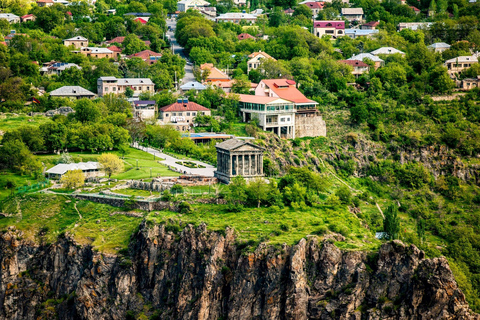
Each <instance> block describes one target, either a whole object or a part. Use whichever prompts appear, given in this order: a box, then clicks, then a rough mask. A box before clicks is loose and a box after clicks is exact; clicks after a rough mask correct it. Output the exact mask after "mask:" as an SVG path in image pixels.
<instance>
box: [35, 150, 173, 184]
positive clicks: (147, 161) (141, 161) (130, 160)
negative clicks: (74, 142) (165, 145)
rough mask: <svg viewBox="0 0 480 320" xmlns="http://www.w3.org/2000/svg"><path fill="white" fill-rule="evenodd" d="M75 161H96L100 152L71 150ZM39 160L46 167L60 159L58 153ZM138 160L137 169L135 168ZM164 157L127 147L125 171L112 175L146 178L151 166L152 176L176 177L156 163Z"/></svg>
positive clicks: (124, 178) (122, 177)
mask: <svg viewBox="0 0 480 320" xmlns="http://www.w3.org/2000/svg"><path fill="white" fill-rule="evenodd" d="M111 153H114V154H117V155H118V156H119V157H122V155H121V154H120V153H119V152H118V151H111ZM70 155H71V156H72V157H73V159H74V160H75V162H81V161H96V160H97V159H98V157H99V156H100V153H91V152H71V153H70ZM38 157H39V159H40V161H42V162H43V163H44V164H45V165H46V166H47V168H48V169H49V168H51V167H53V166H55V165H56V164H57V162H58V160H59V159H60V155H56V154H55V155H51V154H50V155H39V156H38ZM137 160H138V170H137ZM162 160H164V159H161V158H158V157H155V160H154V157H153V155H151V154H149V153H148V152H144V151H141V150H138V149H135V148H128V153H127V154H126V155H125V157H124V159H123V162H124V163H125V171H124V172H122V173H120V174H117V175H115V176H112V178H113V179H120V180H131V179H146V178H150V168H152V177H154V178H155V177H159V176H161V177H177V176H179V175H180V174H179V173H178V172H174V171H171V170H169V169H168V168H167V167H166V166H165V165H163V164H160V163H158V161H162Z"/></svg>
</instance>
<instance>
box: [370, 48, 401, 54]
mask: <svg viewBox="0 0 480 320" xmlns="http://www.w3.org/2000/svg"><path fill="white" fill-rule="evenodd" d="M370 53H371V54H373V55H377V54H394V53H400V54H405V52H403V51H400V50H398V49H395V48H393V47H381V48H379V49H377V50H373V51H372V52H370Z"/></svg>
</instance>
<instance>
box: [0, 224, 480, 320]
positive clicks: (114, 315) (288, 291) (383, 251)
mask: <svg viewBox="0 0 480 320" xmlns="http://www.w3.org/2000/svg"><path fill="white" fill-rule="evenodd" d="M242 247H243V245H241V244H238V243H236V240H235V235H234V232H233V230H231V229H227V230H226V231H225V233H217V232H209V231H207V229H206V226H205V225H201V226H199V227H197V228H194V227H193V226H187V227H186V228H185V229H184V230H182V231H181V232H178V233H174V232H172V231H168V228H166V227H165V226H147V224H146V223H143V224H142V225H141V226H140V228H139V231H138V232H137V233H136V234H134V235H133V236H132V241H131V245H130V247H129V250H128V252H126V251H125V252H122V255H118V256H112V255H105V254H101V253H98V252H95V251H94V250H92V248H90V247H86V246H79V245H77V244H75V243H74V241H72V240H71V239H69V238H68V236H66V237H62V238H61V239H59V241H58V242H57V243H54V244H51V245H37V244H33V243H29V242H27V241H24V240H22V234H21V232H18V231H16V230H15V229H13V228H12V229H11V230H9V231H8V232H5V233H3V234H1V235H0V263H1V270H0V318H1V319H9V320H10V319H18V320H20V319H21V320H29V319H32V320H33V319H49V318H57V319H92V320H93V319H95V320H98V319H148V318H149V317H151V318H152V319H349V320H350V319H480V316H479V315H477V314H473V313H472V312H471V310H470V309H469V306H468V304H467V302H466V301H465V297H464V295H463V293H462V292H461V290H460V289H459V288H458V286H457V283H456V282H455V279H454V277H453V274H452V272H451V270H450V268H449V266H448V262H447V260H446V259H445V258H435V259H425V257H424V253H423V252H422V251H420V250H419V249H417V248H416V247H415V246H406V245H404V244H403V243H402V242H400V241H393V242H390V243H386V244H384V245H382V247H381V248H380V250H379V252H378V253H366V252H359V251H357V252H345V251H341V250H339V249H338V248H337V247H335V246H334V245H333V244H332V243H331V242H330V241H323V242H321V241H319V239H318V238H316V237H311V238H308V239H303V240H301V241H300V242H299V243H298V244H297V245H295V246H293V247H289V246H286V245H285V246H283V247H282V248H281V249H280V248H275V247H273V246H268V245H265V244H261V245H260V246H259V247H258V248H257V249H256V250H255V251H254V252H249V251H248V250H246V248H242Z"/></svg>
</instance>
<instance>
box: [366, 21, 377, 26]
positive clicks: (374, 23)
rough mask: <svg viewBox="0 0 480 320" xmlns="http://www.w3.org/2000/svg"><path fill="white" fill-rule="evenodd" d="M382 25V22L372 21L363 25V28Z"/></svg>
mask: <svg viewBox="0 0 480 320" xmlns="http://www.w3.org/2000/svg"><path fill="white" fill-rule="evenodd" d="M379 24H380V21H370V22H367V23H364V24H362V26H367V27H376V26H378V25H379Z"/></svg>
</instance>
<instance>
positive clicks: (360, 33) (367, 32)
mask: <svg viewBox="0 0 480 320" xmlns="http://www.w3.org/2000/svg"><path fill="white" fill-rule="evenodd" d="M378 32H379V31H378V30H376V29H373V30H369V29H366V30H365V29H345V34H348V33H350V34H354V35H356V36H358V37H361V36H369V35H371V34H377V33H378Z"/></svg>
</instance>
